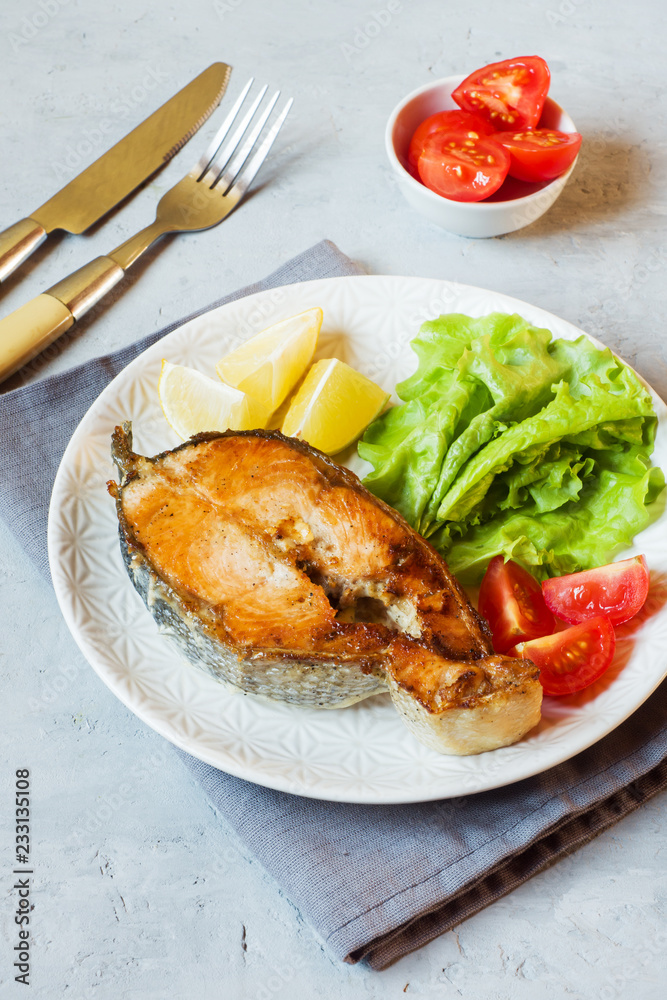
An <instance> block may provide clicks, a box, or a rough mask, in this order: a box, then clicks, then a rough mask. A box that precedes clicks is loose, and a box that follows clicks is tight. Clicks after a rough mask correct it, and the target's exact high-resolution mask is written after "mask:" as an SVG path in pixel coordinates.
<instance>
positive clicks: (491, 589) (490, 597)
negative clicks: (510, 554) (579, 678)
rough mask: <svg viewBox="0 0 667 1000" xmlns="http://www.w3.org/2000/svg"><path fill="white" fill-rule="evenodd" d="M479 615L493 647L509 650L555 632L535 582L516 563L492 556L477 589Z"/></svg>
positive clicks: (552, 618)
mask: <svg viewBox="0 0 667 1000" xmlns="http://www.w3.org/2000/svg"><path fill="white" fill-rule="evenodd" d="M478 607H479V613H480V614H481V615H483V616H484V618H486V620H487V621H488V623H489V626H490V627H491V633H492V635H493V648H494V649H495V651H496V652H497V653H506V652H507V650H508V649H510V647H512V646H515V645H516V644H517V643H520V642H524V641H526V640H529V639H537V638H539V637H540V636H543V635H548V634H549V633H550V632H553V630H554V616H553V615H552V613H551V611H549V609H548V607H547V606H546V604H545V603H544V598H543V596H542V588H541V587H540V585H539V583H538V582H537V580H536V579H535V578H534V577H532V576H531V575H530V573H529V572H528V571H527V570H525V569H524V568H523V567H522V566H519V564H518V563H515V562H512V561H511V560H510V561H508V562H505V560H504V558H503V556H501V555H499V556H494V558H493V559H492V560H491V562H490V563H489V565H488V567H487V570H486V573H485V574H484V579H483V580H482V583H481V586H480V588H479V602H478Z"/></svg>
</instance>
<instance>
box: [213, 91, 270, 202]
mask: <svg viewBox="0 0 667 1000" xmlns="http://www.w3.org/2000/svg"><path fill="white" fill-rule="evenodd" d="M279 97H280V91H279V90H277V91H276V92H275V94H274V95H273V97H272V98H271V100H270V101H269V103H268V104H267V106H266V108H265V109H264V111H263V112H262V114H261V115H260V116H259V118H258V119H257V121H256V123H255V124H254V125H253V128H252V131H251V132H250V133H249V135H248V136H247V137H246V140H245V142H244V143H243V145H242V146H241V148H240V149H239V150H238V151H237V153H236V155H235V156H234V158H233V159H232V160H231V162H230V163H229V165H228V166H227V168H226V170H225V172H224V174H223V175H222V177H221V178H220V179H219V180H217V181H216V185H219V186H220V192H221V194H224V193H225V191H226V190H227V188H229V187H231V185H232V184H233V183H234V178H235V177H236V175H237V174H238V173H239V171H240V170H241V167H242V166H243V164H244V163H245V161H246V160H247V159H248V157H249V156H250V153H251V152H252V150H253V147H254V145H255V143H256V142H257V139H258V138H259V135H260V133H261V131H262V129H263V128H264V126H265V125H266V122H267V119H268V117H269V115H270V114H271V112H272V111H273V109H274V108H275V106H276V102H277V100H278V98H279ZM214 169H215V164H214Z"/></svg>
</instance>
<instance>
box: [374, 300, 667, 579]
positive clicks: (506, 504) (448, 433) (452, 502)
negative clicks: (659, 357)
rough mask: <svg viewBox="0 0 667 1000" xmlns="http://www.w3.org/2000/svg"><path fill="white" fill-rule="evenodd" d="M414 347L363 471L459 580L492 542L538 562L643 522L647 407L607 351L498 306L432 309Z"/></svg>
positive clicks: (609, 548) (541, 565)
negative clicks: (480, 310) (412, 364)
mask: <svg viewBox="0 0 667 1000" xmlns="http://www.w3.org/2000/svg"><path fill="white" fill-rule="evenodd" d="M413 347H414V349H415V352H416V354H417V357H418V361H419V364H418V367H417V370H416V372H415V373H414V375H412V376H411V377H410V378H409V379H406V380H405V381H404V382H402V383H401V384H400V385H398V386H397V393H398V395H399V398H401V399H402V400H404V401H405V402H404V403H403V405H400V406H397V407H394V408H393V409H391V410H389V411H388V413H386V414H384V415H383V416H382V417H380V419H379V420H377V421H375V422H374V423H373V424H372V425H371V426H370V427H369V428H368V430H367V431H366V433H365V435H364V437H363V439H362V441H361V442H360V443H359V454H360V456H361V457H362V458H364V459H366V460H367V461H368V462H370V463H371V464H372V465H373V472H372V473H370V475H369V476H368V477H367V478H366V480H365V482H366V485H367V486H368V487H369V489H371V490H372V491H373V492H374V493H376V495H378V496H380V497H381V498H382V499H384V500H386V501H387V502H388V503H390V504H392V505H393V506H394V507H396V508H397V509H398V510H399V511H400V512H401V513H402V514H403V515H404V516H405V517H406V518H407V520H408V521H409V522H410V523H411V524H412V525H413V526H414V527H415V528H416V529H417V530H419V531H421V533H422V534H424V535H425V536H426V537H428V538H429V541H430V542H431V543H432V544H434V545H435V546H436V548H438V549H439V550H440V551H441V552H442V553H443V554H445V555H447V558H448V561H449V563H450V566H451V568H452V569H453V571H454V572H457V573H460V574H461V575H462V578H463V579H464V580H466V581H470V582H473V581H474V579H475V578H476V577H477V578H478V577H479V576H481V574H482V573H483V571H484V569H485V567H486V564H487V563H488V561H489V560H490V559H491V557H492V556H494V555H496V554H498V553H499V552H503V553H504V554H505V556H506V557H508V558H509V557H512V558H515V559H517V560H518V561H520V562H523V563H524V564H525V565H527V566H529V567H530V568H532V569H536V568H537V570H538V574H542V575H544V574H549V573H552V574H554V573H563V572H571V571H574V570H575V569H577V568H587V567H589V566H592V565H600V564H601V563H603V562H606V561H608V560H609V558H610V557H611V555H612V554H613V553H614V552H615V551H617V550H618V549H619V548H620V547H623V546H624V545H627V544H628V542H629V541H630V540H631V538H632V537H633V535H634V534H636V533H637V531H640V530H641V529H642V528H643V527H644V526H645V524H646V523H647V519H648V513H647V509H646V508H647V505H648V504H650V503H652V502H653V500H654V499H655V497H656V495H657V493H658V492H659V491H660V490H661V489H662V487H663V486H664V478H663V477H662V475H661V473H660V471H659V470H657V469H650V468H649V456H650V454H651V451H652V448H653V441H654V438H655V428H656V418H655V414H654V412H653V407H652V403H651V398H650V394H649V393H648V391H647V390H646V389H645V387H644V386H643V384H642V383H641V382H640V380H639V379H638V377H637V376H636V375H635V374H634V372H632V371H631V369H629V368H628V367H627V366H626V365H624V364H623V363H622V362H620V361H619V360H618V359H617V358H615V357H614V356H613V355H612V354H611V352H610V351H609V350H606V349H603V350H600V349H599V348H596V347H595V346H594V345H593V344H592V343H591V342H590V341H589V340H588V338H586V337H580V338H578V339H577V340H575V341H565V340H554V339H553V338H552V335H551V333H550V332H549V331H548V330H544V329H541V328H537V327H533V326H531V325H530V324H529V323H527V322H526V321H525V320H524V319H522V318H521V317H520V316H516V315H514V316H508V315H505V314H500V313H494V314H492V315H490V316H485V317H482V318H481V319H472V318H471V317H467V316H462V315H460V314H451V315H448V316H441V317H440V318H439V319H437V320H433V321H430V322H428V323H425V324H424V326H423V327H422V329H421V331H420V333H419V336H418V337H417V338H416V339H415V341H414V342H413Z"/></svg>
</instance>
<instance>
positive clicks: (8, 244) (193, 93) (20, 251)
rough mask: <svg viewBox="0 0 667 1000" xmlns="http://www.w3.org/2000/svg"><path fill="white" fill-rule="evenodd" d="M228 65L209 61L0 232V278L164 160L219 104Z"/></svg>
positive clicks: (82, 224) (79, 226)
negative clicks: (52, 235) (23, 216)
mask: <svg viewBox="0 0 667 1000" xmlns="http://www.w3.org/2000/svg"><path fill="white" fill-rule="evenodd" d="M230 73H231V66H228V65H227V64H226V63H222V62H218V63H213V65H211V66H209V67H208V69H205V70H204V72H203V73H200V74H199V76H198V77H196V78H195V79H194V80H192V81H191V82H190V83H188V84H187V86H185V87H183V89H182V90H179V92H178V93H177V94H175V95H174V97H172V98H171V99H170V100H168V101H167V102H166V104H163V105H162V107H161V108H158V110H157V111H155V112H154V113H153V114H152V115H150V117H149V118H146V120H145V121H143V122H142V123H141V125H138V126H137V127H136V128H135V129H133V130H132V131H131V132H129V133H128V134H127V135H126V136H125V137H124V138H123V139H121V140H120V142H117V143H116V145H115V146H112V148H111V149H109V150H107V152H106V153H103V155H102V156H100V157H99V159H97V160H95V162H94V163H91V165H90V166H89V167H87V168H86V169H85V170H84V171H82V173H80V174H79V175H78V176H77V177H75V178H74V179H73V180H71V181H70V182H69V183H68V184H66V185H65V187H64V188H62V189H61V190H60V191H58V193H57V194H55V195H54V196H53V197H52V198H49V200H48V201H46V202H44V204H43V205H41V206H40V207H39V208H38V209H37V210H36V211H35V212H32V213H31V214H30V216H29V217H28V218H27V219H23V220H22V221H21V222H17V223H15V224H14V225H13V226H10V227H9V228H8V229H5V230H4V232H1V233H0V282H2V281H4V279H5V278H6V277H7V276H8V275H9V274H11V272H12V271H13V270H14V269H15V268H16V267H18V265H19V264H20V263H21V262H22V261H23V260H25V259H26V257H28V256H29V254H31V253H32V251H33V250H34V249H36V247H38V246H39V245H40V243H42V242H43V241H44V240H45V239H46V236H47V234H48V233H50V232H52V231H53V230H54V229H64V230H66V231H67V232H69V233H82V232H83V231H84V230H85V229H87V228H88V227H89V226H92V224H93V223H94V222H97V220H98V219H101V218H102V216H103V215H105V214H106V213H107V212H108V211H110V209H112V208H113V206H114V205H117V204H118V202H119V201H122V200H123V198H125V197H127V195H128V194H130V192H131V191H133V190H134V189H135V188H136V187H138V186H139V184H141V183H142V182H143V181H145V180H146V179H147V178H148V177H150V175H151V174H152V173H154V172H155V171H156V170H157V169H158V168H159V167H161V166H162V165H163V164H164V163H167V162H168V161H169V160H170V159H171V158H172V156H174V155H175V154H176V153H177V152H178V150H179V149H181V147H182V146H184V145H185V143H186V142H187V141H188V139H190V138H191V137H192V136H193V135H194V134H195V132H196V131H197V130H198V129H199V128H200V126H201V125H203V124H204V122H205V121H206V119H207V118H208V117H209V115H210V114H211V113H212V111H214V110H215V108H216V107H217V106H218V104H219V103H220V100H221V99H222V95H223V94H224V92H225V89H226V87H227V82H228V80H229V76H230Z"/></svg>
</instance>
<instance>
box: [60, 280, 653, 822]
mask: <svg viewBox="0 0 667 1000" xmlns="http://www.w3.org/2000/svg"><path fill="white" fill-rule="evenodd" d="M314 305H320V306H322V308H323V309H324V317H325V318H324V327H323V332H322V336H321V343H320V347H319V351H318V355H319V356H320V357H331V356H332V355H334V354H335V355H336V356H337V357H339V358H342V359H343V360H345V361H347V362H349V363H350V364H352V365H354V366H355V367H357V368H359V369H360V370H361V371H363V372H365V373H366V374H367V375H369V376H370V377H372V378H374V379H375V380H376V381H378V382H380V383H382V384H383V385H384V386H386V388H387V389H393V387H394V385H395V383H396V382H397V381H399V380H400V379H402V378H404V377H405V376H406V375H408V374H409V373H410V372H411V371H413V370H414V368H415V364H416V361H415V357H414V354H413V353H412V351H411V350H410V348H409V342H410V340H411V339H412V338H413V337H414V336H415V334H416V333H417V331H418V329H419V327H420V325H421V323H422V322H423V321H424V320H425V319H428V318H431V317H434V316H437V315H439V314H440V313H443V312H463V313H467V314H469V315H473V316H482V315H485V314H486V313H489V312H492V311H494V310H498V311H502V312H519V313H521V314H522V315H523V316H525V317H526V319H528V320H529V321H531V322H533V323H536V324H539V325H540V326H546V327H548V328H549V329H551V330H552V332H553V334H554V335H555V336H557V337H566V338H573V337H576V336H579V335H580V333H581V331H579V330H577V329H576V328H575V327H573V326H571V325H570V324H568V323H566V322H564V321H563V320H561V319H558V318H557V317H555V316H552V315H551V314H550V313H546V312H544V311H543V310H541V309H537V308H535V307H533V306H531V305H528V304H527V303H524V302H520V301H518V300H516V299H511V298H508V297H507V296H505V295H500V294H498V293H496V292H488V291H483V290H482V289H479V288H472V287H469V286H465V285H456V284H452V283H450V282H444V281H436V280H430V279H423V278H400V277H374V276H370V277H350V278H331V279H327V280H322V281H313V282H304V283H302V284H298V285H291V286H288V287H286V288H281V289H276V290H274V291H270V292H260V293H258V294H256V295H251V296H249V297H248V298H245V299H241V300H239V301H237V302H233V303H230V304H229V305H226V306H222V307H221V308H219V309H215V310H212V311H211V312H208V313H206V314H205V315H203V316H200V317H198V318H197V319H194V320H192V321H191V322H189V323H186V324H185V325H184V326H181V327H180V328H179V329H178V330H175V331H174V332H173V333H171V334H169V336H168V337H165V338H164V339H163V340H162V341H160V343H158V344H157V345H155V346H154V347H151V348H149V350H147V351H145V352H144V354H142V355H141V356H140V357H139V358H137V359H136V360H135V361H134V362H133V363H132V364H130V365H129V366H128V367H127V368H126V369H125V370H124V371H123V372H121V374H120V375H119V376H118V377H117V378H116V379H114V381H113V382H112V383H111V384H110V385H109V386H108V387H107V388H106V389H105V390H104V392H103V393H102V394H101V395H100V397H99V398H98V399H97V401H96V402H95V403H94V404H93V405H92V407H91V408H90V410H89V411H88V413H87V414H86V416H85V417H84V418H83V420H82V421H81V424H80V425H79V427H78V429H77V430H76V432H75V434H74V436H73V437H72V440H71V442H70V444H69V446H68V448H67V451H66V452H65V455H64V457H63V460H62V464H61V466H60V470H59V472H58V475H57V478H56V482H55V486H54V490H53V498H52V502H51V510H50V518H49V557H50V562H51V573H52V577H53V583H54V586H55V589H56V593H57V595H58V600H59V602H60V606H61V608H62V611H63V614H64V616H65V619H66V621H67V624H68V625H69V628H70V629H71V631H72V634H73V636H74V638H75V639H76V641H77V643H78V644H79V646H80V648H81V650H82V652H83V653H84V655H85V656H86V657H87V659H88V660H89V661H90V663H91V664H92V666H93V667H94V669H95V670H96V671H97V673H98V674H99V676H100V677H101V678H102V680H103V681H104V682H105V683H106V684H107V685H108V686H109V687H110V688H111V690H112V691H113V692H114V694H116V695H117V696H118V697H119V698H120V700H121V701H122V702H123V703H124V704H125V705H127V706H128V707H129V708H130V709H131V710H132V711H133V712H135V713H136V714H137V715H138V716H139V718H141V719H143V720H144V722H146V723H147V724H148V725H149V726H151V727H152V728H153V729H155V730H157V732H159V733H161V734H162V735H163V736H165V737H166V738H167V739H168V740H171V742H172V743H175V744H176V745H177V746H179V747H182V748H183V749H184V750H187V751H188V752H189V753H191V754H193V755H194V756H195V757H199V758H200V759H201V760H204V761H206V762H207V763H209V764H213V765H214V766H215V767H218V768H220V769H221V770H223V771H227V772H229V773H230V774H235V775H238V776H239V777H241V778H246V779H248V780H250V781H254V782H257V783H258V784H261V785H266V786H268V787H270V788H277V789H280V790H283V791H287V792H294V793H296V794H299V795H306V796H311V797H313V798H322V799H331V800H338V801H344V802H365V803H391V802H418V801H424V800H427V799H438V798H447V797H450V796H459V795H465V794H467V793H469V792H478V791H482V790H484V789H489V788H496V787H499V786H501V785H505V784H509V783H510V782H513V781H518V780H519V779H521V778H525V777H528V776H529V775H532V774H536V773H538V772H540V771H543V770H545V769H546V768H549V767H552V766H553V765H555V764H558V763H560V762H561V761H564V760H566V759H567V758H569V757H572V756H573V755H574V754H576V753H578V752H579V751H580V750H583V749H584V748H585V747H587V746H590V745H591V744H592V743H595V742H596V740H599V739H600V738H601V737H602V736H604V735H605V734H606V733H608V732H610V730H612V729H613V728H614V727H615V726H617V725H618V724H619V723H620V722H622V721H623V719H625V718H626V717H627V716H628V715H630V713H631V712H632V711H634V709H636V708H637V707H638V706H639V705H640V704H641V703H642V702H643V701H644V700H645V699H646V698H647V697H648V696H649V694H650V693H651V692H652V691H653V690H654V688H655V687H657V685H658V684H659V683H660V681H661V680H662V679H663V677H664V676H665V674H666V673H667V609H663V610H661V611H658V613H657V614H655V615H653V616H652V617H651V618H649V619H648V620H647V621H646V622H645V624H644V625H643V626H642V628H641V629H640V631H639V632H638V633H637V635H636V637H635V638H634V640H633V641H632V642H631V643H627V644H626V648H625V649H624V656H623V659H624V660H627V662H624V665H623V666H622V667H620V666H619V665H613V666H612V667H611V668H610V671H609V674H608V675H607V678H606V680H605V682H604V683H602V682H598V684H597V685H595V686H593V687H592V688H589V689H588V690H587V691H585V692H582V693H581V694H580V695H578V696H573V697H570V698H565V699H560V700H557V699H547V700H546V702H545V707H544V713H543V719H542V722H541V723H540V725H539V726H538V727H537V728H536V729H535V730H533V731H532V732H531V733H530V734H529V736H528V737H527V738H525V739H524V740H522V741H521V742H520V743H518V744H516V745H514V746H511V747H506V748H504V749H500V750H494V751H493V752H490V753H485V754H481V755H479V756H474V757H445V756H441V755H439V754H437V753H434V752H433V751H431V750H428V749H426V747H424V746H422V745H421V744H420V743H418V742H417V741H416V740H415V739H414V738H413V737H412V736H411V735H410V734H409V733H408V731H407V730H406V729H405V727H404V726H403V724H402V723H401V722H400V720H399V717H398V715H397V713H396V712H395V710H394V708H393V707H392V705H391V702H390V701H389V698H388V696H386V695H381V696H378V697H375V698H371V699H368V700H366V701H363V702H361V703H359V704H357V705H355V706H353V707H351V708H347V709H342V710H338V711H317V710H314V709H304V708H297V707H294V706H290V705H283V704H279V703H272V702H268V701H264V700H262V699H260V698H256V697H252V696H246V695H244V694H243V693H242V692H240V691H237V690H235V689H232V688H230V687H228V686H226V685H223V684H220V683H218V682H216V681H215V680H213V678H211V677H209V676H208V675H206V674H205V673H203V672H202V671H199V670H198V669H197V668H195V667H193V666H191V665H190V664H188V663H187V662H186V661H185V660H183V659H181V657H180V655H179V654H178V652H177V651H176V649H175V647H174V648H172V646H171V645H170V643H169V642H168V641H167V640H166V639H165V638H164V637H162V636H161V635H160V634H159V633H158V630H157V627H156V625H155V623H154V621H153V619H152V618H151V616H150V614H149V613H148V612H147V611H146V610H145V608H144V606H143V604H142V602H141V599H140V598H139V597H138V595H137V594H136V592H135V590H134V588H133V587H132V585H131V583H130V581H129V579H128V577H127V574H126V572H125V568H124V566H123V563H122V561H121V556H120V550H119V545H118V535H117V523H116V515H115V510H114V504H113V502H112V500H111V498H110V497H109V496H108V494H107V491H106V485H105V484H106V480H108V479H115V478H116V476H115V471H114V468H113V467H112V464H111V460H110V457H109V445H110V435H111V431H112V429H113V427H114V426H115V425H116V424H118V423H120V422H121V421H122V420H126V419H128V418H129V419H131V420H132V421H133V426H134V431H135V447H136V450H137V451H139V452H144V453H145V454H149V455H150V454H155V453H156V452H158V451H162V450H163V449H165V448H170V447H172V446H174V445H176V444H177V443H178V442H177V439H176V438H175V436H174V434H173V432H172V431H171V430H170V429H169V427H168V425H167V423H166V421H165V420H164V417H163V415H162V411H161V409H160V406H159V403H158V399H157V393H156V384H157V379H158V374H159V371H160V362H161V359H162V358H163V357H167V358H169V359H170V360H171V361H173V362H178V363H181V364H186V365H190V366H192V367H195V368H199V369H201V370H202V371H204V372H207V373H208V374H210V375H213V373H214V364H215V362H216V361H217V360H218V358H219V357H220V356H221V355H222V354H224V353H225V352H226V351H228V350H230V349H231V348H232V347H234V346H236V344H237V343H238V342H240V341H241V340H244V339H246V338H247V337H249V336H251V335H252V334H254V333H256V332H257V331H259V330H261V329H263V328H264V327H266V326H268V325H269V324H270V323H273V322H277V321H278V320H280V319H283V318H285V317H287V316H290V315H292V314H294V313H297V312H300V311H301V310H303V309H306V308H308V307H310V306H314ZM655 405H656V409H657V412H658V414H659V418H660V426H659V431H658V436H657V447H656V451H655V455H654V461H655V462H656V464H658V465H661V466H662V467H663V468H667V426H666V425H667V408H666V407H665V405H664V404H663V403H662V402H661V401H660V400H659V399H658V398H657V397H655ZM355 463H356V464H355ZM350 465H351V467H352V468H355V471H361V463H360V462H359V460H358V459H357V458H354V459H352V460H351V461H350ZM666 524H667V515H662V516H661V517H660V519H659V520H658V521H655V522H654V523H653V524H652V526H650V527H649V528H647V529H646V530H645V531H644V532H643V533H642V534H641V535H640V536H639V537H638V538H637V539H636V544H635V546H634V547H633V549H632V552H633V553H637V552H642V551H644V552H647V553H648V554H649V558H650V564H651V568H652V570H654V571H656V572H658V573H660V574H665V573H667V531H666V530H665V527H666Z"/></svg>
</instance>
